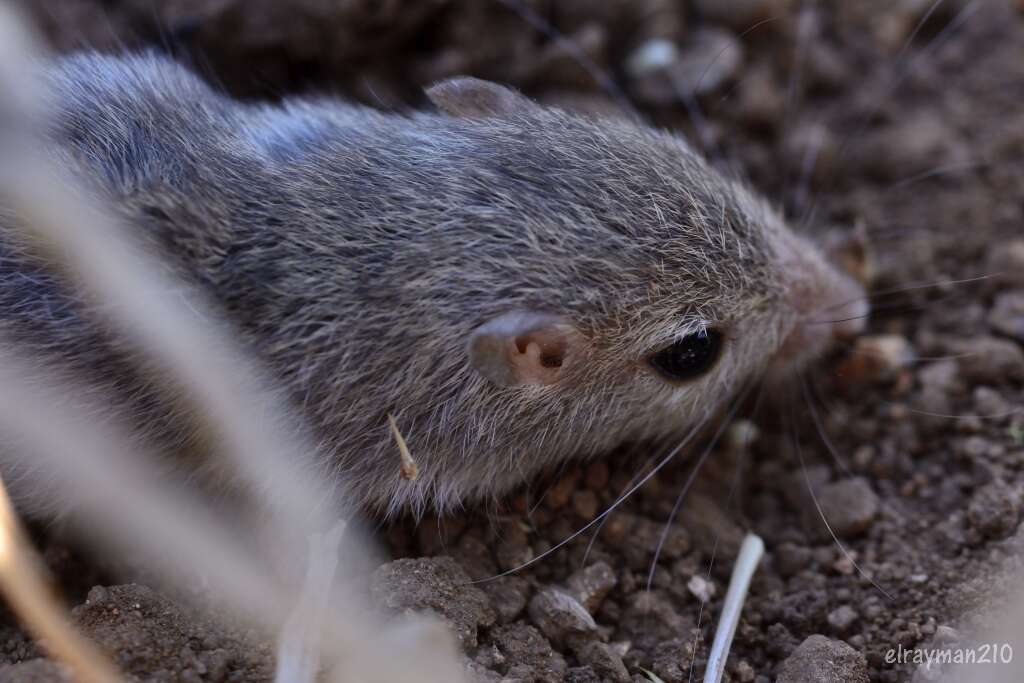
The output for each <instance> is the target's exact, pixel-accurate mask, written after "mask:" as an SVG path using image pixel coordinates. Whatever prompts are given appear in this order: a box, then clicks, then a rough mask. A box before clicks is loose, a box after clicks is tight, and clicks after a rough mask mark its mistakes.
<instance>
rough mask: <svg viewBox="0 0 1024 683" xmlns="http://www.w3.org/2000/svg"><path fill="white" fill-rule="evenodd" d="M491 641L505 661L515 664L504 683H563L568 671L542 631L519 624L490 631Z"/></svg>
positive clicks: (512, 665) (509, 670)
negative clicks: (526, 682) (514, 682)
mask: <svg viewBox="0 0 1024 683" xmlns="http://www.w3.org/2000/svg"><path fill="white" fill-rule="evenodd" d="M491 641H492V642H493V643H494V645H496V646H497V647H498V649H499V650H500V651H501V654H502V655H503V656H504V657H505V659H506V661H508V662H512V663H513V664H511V665H510V666H509V668H508V671H506V672H505V679H504V680H506V681H508V680H510V679H511V680H516V679H519V680H522V681H537V683H561V681H563V680H564V679H565V674H566V672H567V671H568V669H569V667H568V666H567V665H566V663H565V658H564V657H562V655H561V654H559V653H557V652H555V651H554V650H552V649H551V643H549V642H548V640H547V638H545V637H544V636H543V635H542V634H541V632H540V631H538V630H537V629H535V628H534V627H533V626H530V625H529V624H524V623H522V622H516V623H514V624H509V625H507V626H498V627H497V628H494V629H491Z"/></svg>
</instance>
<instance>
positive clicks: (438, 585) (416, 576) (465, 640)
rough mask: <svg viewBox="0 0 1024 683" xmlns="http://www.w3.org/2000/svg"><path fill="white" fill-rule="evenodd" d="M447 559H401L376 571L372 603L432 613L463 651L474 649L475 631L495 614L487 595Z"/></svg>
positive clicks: (407, 611) (444, 557)
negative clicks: (464, 648) (452, 635)
mask: <svg viewBox="0 0 1024 683" xmlns="http://www.w3.org/2000/svg"><path fill="white" fill-rule="evenodd" d="M469 581H470V579H469V576H468V575H467V574H466V572H465V571H463V569H462V567H460V566H459V565H458V564H457V563H456V562H455V560H453V559H452V558H450V557H447V556H443V555H440V556H436V557H421V558H415V559H401V560H395V561H394V562H388V563H387V564H383V565H381V566H380V567H378V568H377V570H376V571H374V572H373V575H372V576H371V577H370V594H371V596H372V597H373V600H374V601H375V602H376V603H377V604H379V605H382V606H384V607H386V608H388V609H390V610H393V611H396V612H399V613H409V612H414V613H429V614H435V615H437V616H438V617H440V618H441V619H442V620H443V621H444V622H445V623H447V624H448V625H449V626H450V627H451V629H452V632H453V633H454V634H455V637H456V638H457V639H458V640H459V642H460V643H461V644H462V645H463V647H466V648H474V647H476V646H477V628H478V627H480V626H490V625H492V624H493V623H494V622H495V619H496V615H495V613H494V609H493V608H492V607H491V604H490V601H489V600H488V599H487V595H486V594H485V593H484V592H483V591H482V590H480V589H479V588H478V587H477V586H474V585H472V584H470V583H469Z"/></svg>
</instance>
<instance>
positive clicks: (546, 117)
mask: <svg viewBox="0 0 1024 683" xmlns="http://www.w3.org/2000/svg"><path fill="white" fill-rule="evenodd" d="M41 78H42V81H43V85H44V86H45V92H46V98H47V102H48V104H49V110H50V112H49V113H50V117H49V118H48V120H47V122H46V124H45V133H44V138H43V147H44V149H43V150H42V151H43V153H44V154H45V155H46V156H47V157H49V158H51V159H52V160H53V161H54V162H56V163H57V164H59V165H60V166H61V167H62V168H65V169H68V171H69V173H70V175H71V176H72V177H73V178H75V180H76V182H79V183H81V185H82V187H83V188H86V189H87V190H88V191H89V192H91V193H95V195H96V196H98V197H99V198H100V199H101V200H102V201H104V202H105V203H106V204H107V205H108V206H109V207H110V209H111V211H112V212H113V213H114V214H115V216H116V217H117V219H118V220H119V222H121V223H123V225H124V226H125V229H126V230H127V231H128V232H130V235H131V236H132V237H133V238H135V239H138V240H139V241H140V242H141V243H143V244H145V245H146V247H147V248H148V249H150V250H152V252H153V253H154V254H156V255H157V256H158V258H159V260H160V263H161V265H162V266H165V267H166V268H168V269H169V270H170V271H171V272H173V273H174V275H175V276H176V277H177V278H178V279H179V280H180V281H181V282H182V283H183V290H182V291H181V292H176V293H175V295H180V296H186V297H187V296H189V292H197V293H202V295H203V296H206V297H209V298H210V299H211V300H212V301H214V302H215V303H216V305H217V307H218V311H219V312H220V314H222V315H223V317H224V319H225V320H226V321H227V322H228V324H229V325H230V329H231V331H232V334H233V335H234V336H235V337H236V338H237V339H238V341H239V343H240V344H241V345H242V347H243V348H244V349H245V350H246V351H247V352H248V353H251V354H252V355H253V356H254V357H255V358H256V359H258V361H259V362H260V363H262V364H263V365H264V366H265V367H266V368H267V369H268V371H269V373H270V376H271V377H272V378H273V379H274V381H275V383H276V385H277V386H279V387H280V388H281V390H282V392H283V395H284V396H285V397H286V400H287V401H288V402H289V403H290V404H291V405H293V406H294V407H295V409H296V410H297V412H298V414H299V415H301V417H302V418H303V420H304V421H305V422H306V423H307V424H308V425H309V427H310V428H311V429H312V430H313V432H314V433H315V435H316V438H317V443H318V445H319V457H322V458H324V459H325V460H326V462H328V463H329V465H330V469H331V471H332V472H333V473H334V474H335V475H336V479H337V482H338V488H339V492H338V495H339V496H344V497H345V498H346V499H347V500H349V501H351V502H352V503H354V504H356V505H358V506H359V507H361V508H364V509H366V510H369V511H372V512H373V513H375V514H378V515H381V516H384V517H388V516H394V515H398V514H402V513H406V512H412V513H413V514H416V515H423V514H425V513H427V512H428V511H437V512H439V513H443V512H445V511H450V510H453V509H455V508H458V507H460V506H463V505H466V504H469V503H473V502H476V501H480V500H484V499H494V498H495V497H497V496H500V495H502V494H504V493H506V492H508V491H510V490H511V489H513V488H514V487H516V486H518V485H521V484H523V483H524V482H528V481H529V480H530V479H531V478H533V477H536V476H537V475H538V474H539V473H541V472H542V471H545V470H549V469H550V468H553V467H557V466H561V465H563V464H565V463H567V462H569V461H576V460H583V459H586V458H591V457H596V456H599V455H602V454H606V453H608V452H609V451H611V450H612V449H613V448H614V447H616V446H618V445H620V444H622V443H625V442H635V441H667V440H671V439H678V438H680V437H681V436H682V435H684V434H686V433H687V432H688V431H689V430H691V429H692V428H694V426H695V425H698V424H700V423H701V422H702V421H704V420H707V419H708V418H709V417H710V416H712V415H713V414H715V413H716V412H717V411H720V410H721V409H722V407H723V405H724V404H725V403H726V402H727V401H728V400H729V399H731V398H732V397H735V396H736V394H737V392H738V390H739V389H740V387H742V386H744V385H745V384H747V383H749V382H751V381H753V380H755V379H756V378H763V377H767V378H769V379H772V378H785V377H787V376H790V375H792V374H793V373H794V372H795V371H798V370H801V369H802V368H804V367H806V366H808V365H809V364H811V363H813V362H814V361H815V360H816V359H818V358H820V357H821V356H822V355H823V354H825V353H826V352H827V351H828V350H829V349H830V348H831V347H832V346H833V344H834V343H835V341H836V340H837V339H842V338H848V337H850V336H853V335H856V334H858V333H859V332H860V331H861V330H862V329H863V327H864V324H865V317H866V316H867V314H868V311H869V305H868V298H867V297H866V295H865V290H864V286H863V285H862V284H861V283H860V282H858V281H857V280H856V279H854V278H853V277H851V276H850V275H849V274H847V273H846V272H844V271H842V270H841V269H840V268H838V267H837V266H835V265H833V264H832V263H831V262H830V261H829V259H828V258H826V256H825V255H824V253H823V252H822V250H821V249H820V248H819V247H818V246H816V245H815V244H814V243H813V242H812V241H811V240H810V239H808V238H806V237H804V236H801V235H798V234H797V233H796V232H795V231H793V230H792V229H791V227H790V226H789V225H788V224H787V222H786V220H785V219H784V218H783V216H782V214H781V213H780V212H779V211H778V210H777V209H776V208H774V207H773V206H772V204H771V203H770V202H769V201H768V200H767V199H765V198H764V197H761V196H760V195H758V194H757V193H756V192H755V191H753V190H752V189H751V188H749V187H748V186H747V185H746V184H744V183H743V182H742V181H741V180H739V179H736V178H732V177H729V176H727V175H725V174H724V173H722V172H720V171H719V170H716V169H715V168H713V167H712V165H710V164H709V163H708V161H707V160H706V159H705V158H703V157H702V156H701V154H699V153H698V152H697V151H696V150H695V149H694V148H693V147H692V146H691V145H690V144H689V143H688V142H687V141H686V140H685V139H684V138H682V137H681V136H679V135H677V134H674V133H672V132H670V131H665V130H658V129H655V128H652V127H649V126H646V125H644V124H643V123H642V122H639V121H636V120H633V119H629V118H625V117H614V116H603V117H602V116H590V115H585V114H581V113H574V112H570V111H565V110H562V109H559V108H555V107H547V106H542V105H541V104H539V103H537V102H535V101H534V100H532V99H530V98H529V97H527V96H526V95H524V94H522V93H520V92H518V91H516V90H514V89H512V88H509V87H506V86H503V85H499V84H496V83H492V82H488V81H483V80H479V79H475V78H472V77H457V78H453V79H450V80H446V81H442V82H439V83H437V84H435V85H433V86H430V87H428V88H427V89H426V91H425V95H426V99H427V100H429V103H430V105H431V106H429V107H425V108H423V109H421V110H415V111H399V112H385V111H379V110H374V109H372V108H368V107H365V106H362V105H357V104H353V103H349V102H346V101H343V100H340V99H337V98H332V97H308V96H307V97H285V98H284V99H282V100H281V101H280V102H275V103H254V102H243V101H238V100H234V99H232V98H230V97H229V96H227V95H225V94H223V93H221V92H219V91H217V90H216V89H215V88H213V87H211V86H210V85H208V84H207V83H206V82H205V81H204V80H203V79H201V78H200V77H199V76H197V75H196V74H194V73H193V72H192V71H190V70H189V69H188V68H187V67H185V66H183V65H181V64H179V63H177V62H176V61H174V60H172V59H170V58H168V57H166V56H162V55H159V54H156V53H140V54H131V55H102V54H97V53H88V52H86V53H81V54H76V55H71V56H66V57H61V58H57V59H55V60H53V61H51V62H48V63H47V64H46V65H45V66H43V67H42V68H41ZM18 220H19V218H18V216H17V215H15V214H14V212H13V211H12V210H10V209H7V208H4V207H3V204H2V202H0V338H2V339H3V340H4V341H5V343H8V344H12V345H14V346H16V347H17V348H19V349H23V350H26V351H28V352H30V353H32V354H33V355H34V357H37V358H39V359H41V362H44V363H46V364H53V365H54V366H59V367H61V368H66V369H67V370H68V371H70V372H72V373H74V374H75V375H76V376H78V377H80V378H82V379H83V380H84V381H86V382H87V383H88V385H89V386H94V387H96V390H97V391H102V392H104V393H103V395H105V396H106V395H109V396H111V397H113V398H111V399H110V400H109V401H97V402H96V403H97V405H96V407H95V410H96V411H97V412H98V413H99V414H101V415H106V414H107V413H117V414H121V415H130V416H131V419H132V422H133V424H135V425H137V426H138V429H139V430H140V432H143V433H144V435H145V438H147V439H151V440H153V441H154V442H159V443H161V444H165V445H167V446H168V447H169V448H171V449H172V450H173V449H175V448H180V449H186V448H188V447H189V446H195V445H197V444H200V445H201V444H202V435H201V430H200V429H198V428H197V427H196V426H195V425H194V422H195V421H194V420H191V419H189V416H188V415H187V410H186V409H185V408H184V407H183V406H182V405H181V401H180V400H179V399H178V398H176V397H175V396H174V395H173V392H171V391H167V390H165V389H162V388H161V383H160V381H159V378H156V377H154V375H153V372H152V370H151V369H147V366H146V363H145V361H144V359H142V358H140V357H139V356H138V354H137V353H136V352H135V351H133V350H132V349H131V348H130V346H129V345H128V344H126V343H125V341H124V340H123V339H120V338H119V337H118V335H117V334H116V332H114V331H112V330H111V329H109V328H108V327H106V326H104V324H103V322H102V317H101V316H100V315H98V309H99V307H100V306H101V305H102V304H100V303H98V302H94V301H89V300H88V299H87V298H86V297H84V296H83V295H81V294H80V293H77V292H76V290H75V287H74V286H73V284H72V283H71V282H70V281H69V279H68V278H67V277H66V276H65V275H63V274H62V273H61V272H60V271H59V269H57V268H55V267H54V265H53V264H52V263H50V262H49V260H48V258H47V256H46V255H45V254H44V253H41V252H40V251H39V250H38V249H35V248H34V247H33V245H32V244H30V243H29V242H27V241H26V238H25V237H23V236H22V233H21V231H20V230H18V227H17V226H18ZM396 431H397V432H398V433H399V434H400V437H401V439H400V441H401V442H402V449H401V450H402V452H404V453H405V456H408V457H405V456H402V455H401V454H400V448H399V443H397V442H396V438H395V432H396ZM406 451H407V452H406ZM408 458H411V459H412V460H413V461H414V465H415V466H414V467H409V466H408V465H409V463H408V462H407V459H408Z"/></svg>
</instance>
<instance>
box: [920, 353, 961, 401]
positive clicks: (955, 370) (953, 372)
mask: <svg viewBox="0 0 1024 683" xmlns="http://www.w3.org/2000/svg"><path fill="white" fill-rule="evenodd" d="M917 379H918V381H919V382H921V386H923V387H925V388H926V389H934V390H935V391H937V392H939V393H942V394H957V393H960V390H961V388H962V385H961V381H960V366H959V365H958V364H957V362H956V360H953V359H950V358H947V359H945V360H939V361H935V362H934V363H927V364H926V365H923V366H922V367H921V369H920V370H918V371H917Z"/></svg>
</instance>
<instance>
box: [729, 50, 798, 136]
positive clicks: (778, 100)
mask: <svg viewBox="0 0 1024 683" xmlns="http://www.w3.org/2000/svg"><path fill="white" fill-rule="evenodd" d="M738 88H739V89H738V92H737V95H736V105H735V111H736V116H737V117H738V118H739V120H740V121H742V122H743V123H744V124H746V125H747V126H748V127H750V128H753V129H757V130H773V129H774V128H775V127H776V126H778V125H779V123H780V122H781V121H782V120H783V119H784V118H785V116H784V114H785V110H786V99H785V97H784V96H783V93H784V92H785V91H784V90H783V89H782V88H781V87H779V84H778V83H777V82H776V79H775V74H774V72H773V71H772V69H771V67H770V66H768V65H759V66H755V67H753V68H751V69H748V70H747V71H745V72H744V74H743V79H742V80H741V81H740V83H739V86H738Z"/></svg>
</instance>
